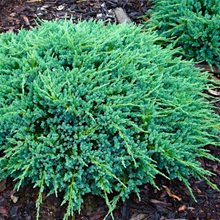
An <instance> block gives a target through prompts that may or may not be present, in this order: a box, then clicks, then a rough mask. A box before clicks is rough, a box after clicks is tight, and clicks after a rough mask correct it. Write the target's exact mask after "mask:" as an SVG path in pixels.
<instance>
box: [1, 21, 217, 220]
mask: <svg viewBox="0 0 220 220" xmlns="http://www.w3.org/2000/svg"><path fill="white" fill-rule="evenodd" d="M158 40H160V39H159V38H158V37H157V35H155V34H151V33H144V32H143V31H142V29H141V27H136V26H134V25H110V24H108V25H106V26H105V25H104V24H103V23H102V22H93V21H89V22H79V23H78V24H75V25H74V24H72V23H71V22H67V21H54V22H43V23H42V24H41V25H40V26H39V27H38V28H36V29H32V30H31V31H26V30H21V31H20V32H19V33H18V34H14V33H5V34H1V35H0V45H1V47H0V60H1V62H0V150H1V153H2V155H3V156H2V157H1V158H0V169H1V174H0V175H1V176H0V179H5V178H7V177H11V178H13V179H14V180H15V181H16V189H19V188H20V187H21V186H24V185H25V184H30V183H33V184H34V186H35V187H38V188H39V197H38V199H37V210H38V215H37V218H38V217H39V208H40V204H41V202H42V193H43V192H44V191H45V190H46V189H47V190H49V193H50V194H56V195H57V194H58V193H60V192H62V193H63V195H64V196H63V204H66V205H67V211H66V214H65V216H64V219H67V218H68V216H70V215H72V214H73V212H74V211H75V210H80V206H81V204H82V202H83V197H84V195H86V194H88V193H92V194H94V195H99V196H101V197H103V198H104V199H105V200H106V203H107V205H108V207H109V214H111V212H112V210H113V209H114V208H115V206H116V204H117V201H118V200H119V199H122V200H124V199H126V198H127V197H128V196H129V194H130V193H131V192H136V193H137V194H138V192H139V190H138V186H140V185H141V184H145V183H150V184H152V185H154V186H155V187H158V188H160V186H157V185H156V184H155V182H154V180H155V176H156V175H163V176H166V177H167V178H170V179H174V178H177V179H179V180H180V181H183V182H184V183H185V184H186V186H187V187H188V188H189V190H190V185H189V182H188V179H189V177H190V175H193V176H194V177H196V178H204V179H206V180H207V182H208V183H209V184H210V185H211V186H212V187H215V188H216V186H215V185H214V184H212V183H211V182H209V180H208V178H207V177H208V176H209V175H211V173H210V172H209V171H207V170H204V169H203V168H202V167H201V166H200V162H199V161H198V158H199V157H205V158H209V159H211V160H215V158H214V157H213V156H212V155H211V154H209V152H208V151H207V150H205V149H204V148H203V147H204V146H205V145H207V144H213V145H217V144H218V142H219V139H218V133H219V125H218V120H219V118H218V116H217V115H214V113H213V110H212V105H211V104H210V103H209V102H208V101H207V100H206V98H205V97H204V95H203V94H202V91H203V90H204V89H205V88H207V86H208V84H207V83H208V82H209V81H208V75H207V74H206V73H201V72H200V71H199V70H198V69H196V68H194V67H193V64H192V63H191V62H190V61H182V60H180V59H179V58H173V55H174V54H175V52H176V51H175V50H172V49H168V48H167V49H162V48H161V47H160V46H158V45H157V44H156V42H157V41H158ZM110 194H111V195H110ZM109 195H110V196H109ZM112 195H114V196H112ZM110 198H111V199H110Z"/></svg>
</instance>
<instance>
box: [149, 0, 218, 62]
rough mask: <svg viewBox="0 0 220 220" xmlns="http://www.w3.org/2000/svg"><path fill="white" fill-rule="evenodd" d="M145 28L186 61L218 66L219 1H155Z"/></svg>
mask: <svg viewBox="0 0 220 220" xmlns="http://www.w3.org/2000/svg"><path fill="white" fill-rule="evenodd" d="M153 2H154V6H153V9H152V10H150V11H149V13H148V15H149V16H150V17H151V18H150V20H149V21H148V22H147V27H148V28H149V27H150V28H153V29H155V30H157V32H158V33H159V34H161V36H163V37H166V38H168V39H169V40H170V41H171V42H172V43H173V44H174V46H175V47H181V48H182V54H183V55H184V56H185V58H187V59H194V60H195V61H197V62H206V63H208V64H209V65H217V66H220V1H219V0H181V1H179V0H154V1H153Z"/></svg>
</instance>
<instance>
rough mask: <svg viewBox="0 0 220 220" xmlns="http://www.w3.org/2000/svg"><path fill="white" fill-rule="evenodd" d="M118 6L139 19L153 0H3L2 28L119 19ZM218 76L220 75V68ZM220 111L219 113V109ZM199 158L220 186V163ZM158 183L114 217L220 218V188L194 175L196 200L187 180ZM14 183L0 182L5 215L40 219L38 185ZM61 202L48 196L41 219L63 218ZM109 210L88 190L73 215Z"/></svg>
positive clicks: (92, 219)
mask: <svg viewBox="0 0 220 220" xmlns="http://www.w3.org/2000/svg"><path fill="white" fill-rule="evenodd" d="M116 7H121V8H123V9H124V11H125V12H126V13H127V14H128V16H129V17H130V18H131V20H132V21H134V22H135V23H140V22H142V19H141V18H140V17H141V16H143V15H144V13H145V12H146V11H147V10H148V9H149V7H150V4H149V1H148V0H108V1H101V0H78V1H77V0H29V1H28V0H0V32H6V31H15V32H16V31H18V30H19V29H21V28H26V29H29V28H31V27H32V26H35V25H36V20H37V19H38V18H40V19H47V20H51V19H56V18H72V19H73V21H77V20H80V19H91V18H93V19H103V20H104V21H111V22H117V19H116V17H115V15H114V8H116ZM218 71H219V70H218ZM216 77H219V72H218V73H217V74H216ZM216 106H218V107H219V109H220V103H216ZM217 112H219V113H220V110H219V111H217ZM208 149H209V150H211V152H212V154H213V155H215V156H216V157H218V158H220V149H218V148H214V147H212V146H209V147H208ZM200 161H201V163H202V166H203V167H204V168H206V169H208V170H210V171H212V172H213V173H214V174H216V175H215V176H213V177H211V178H210V180H211V181H213V182H214V183H215V184H216V185H217V186H218V187H219V188H220V178H219V177H220V166H219V164H216V163H215V162H211V161H207V160H203V159H201V160H200ZM157 182H158V185H160V186H162V188H161V190H160V191H158V190H156V189H154V188H153V187H151V186H149V185H146V186H142V187H141V189H140V191H141V201H139V200H138V198H137V197H136V196H135V195H131V196H130V198H129V199H128V200H127V201H125V202H124V203H122V202H120V203H119V204H118V206H117V208H116V210H115V212H114V217H115V219H116V220H127V219H129V220H147V219H149V220H166V219H167V220H168V219H170V220H171V219H172V220H174V219H176V220H177V219H179V220H180V219H182V220H184V219H189V220H202V219H204V220H218V219H220V192H218V191H216V190H213V189H211V188H210V187H209V186H208V185H207V184H206V183H205V181H203V180H201V181H197V180H194V179H191V185H192V189H193V192H194V194H195V197H196V198H197V203H196V202H194V201H193V199H192V197H191V196H190V195H189V192H188V190H187V189H186V187H185V186H184V185H183V184H182V183H180V182H178V181H167V180H164V179H161V178H160V179H158V180H157ZM13 186H14V183H13V181H12V180H11V179H7V180H6V181H3V182H1V183H0V220H6V219H9V220H32V219H35V216H36V206H35V201H36V198H37V196H38V190H37V189H33V186H32V185H28V186H25V187H23V188H22V189H21V190H20V191H19V192H14V191H13ZM60 204H61V199H60V198H59V197H58V198H56V197H55V196H49V197H47V196H46V195H44V198H43V204H42V207H41V217H40V220H61V219H62V217H63V215H64V212H65V206H63V207H61V206H60ZM106 214H107V207H106V205H105V202H104V201H103V200H102V199H101V198H97V197H94V196H91V195H88V196H87V197H86V198H85V202H84V205H83V207H82V210H81V214H76V215H75V216H74V217H72V218H71V220H80V219H81V220H101V219H103V218H104V216H105V215H106ZM108 219H109V220H110V219H111V218H108Z"/></svg>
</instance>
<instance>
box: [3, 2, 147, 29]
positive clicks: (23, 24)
mask: <svg viewBox="0 0 220 220" xmlns="http://www.w3.org/2000/svg"><path fill="white" fill-rule="evenodd" d="M149 5H150V4H149V0H108V1H102V0H0V32H5V31H16V30H19V29H21V28H26V29H28V28H30V27H31V26H35V25H36V21H37V20H38V19H46V20H51V19H56V18H72V19H73V20H74V21H77V20H80V19H83V20H86V19H87V20H88V19H91V18H92V19H103V20H105V21H112V22H115V21H116V18H115V16H114V13H113V10H114V9H115V8H117V7H122V8H123V9H124V10H125V11H126V13H127V14H128V16H129V17H130V18H131V19H132V20H133V21H134V22H136V23H139V22H140V21H141V20H142V19H141V18H140V17H141V16H143V15H144V13H145V12H146V11H147V9H148V8H149Z"/></svg>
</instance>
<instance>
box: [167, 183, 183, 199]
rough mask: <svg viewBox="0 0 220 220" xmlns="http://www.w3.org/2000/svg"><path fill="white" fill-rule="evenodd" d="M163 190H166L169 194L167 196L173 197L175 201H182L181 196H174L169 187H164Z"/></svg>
mask: <svg viewBox="0 0 220 220" xmlns="http://www.w3.org/2000/svg"><path fill="white" fill-rule="evenodd" d="M163 188H164V189H165V190H166V192H167V194H168V195H169V197H171V198H173V199H176V200H178V201H181V200H182V199H181V198H180V197H179V196H177V195H175V194H173V193H172V192H171V190H170V189H169V188H168V187H167V186H163Z"/></svg>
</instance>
